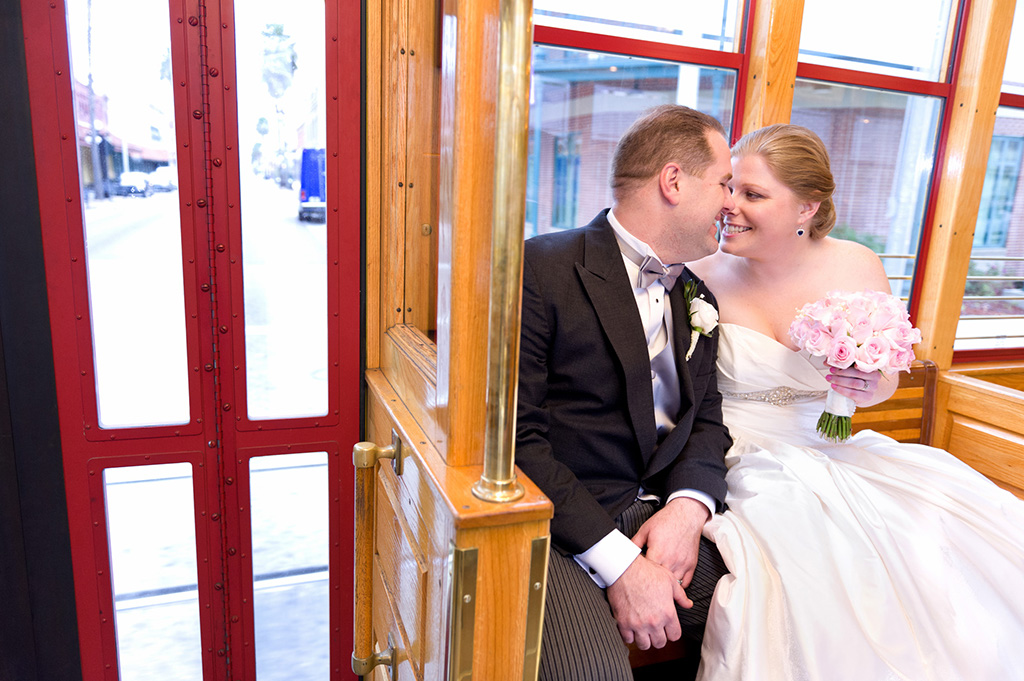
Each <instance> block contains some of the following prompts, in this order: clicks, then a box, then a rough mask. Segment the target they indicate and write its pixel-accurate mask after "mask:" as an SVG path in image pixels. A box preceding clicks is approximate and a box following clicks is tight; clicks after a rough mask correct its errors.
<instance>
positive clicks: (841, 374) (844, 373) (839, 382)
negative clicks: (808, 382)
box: [825, 367, 888, 407]
mask: <svg viewBox="0 0 1024 681" xmlns="http://www.w3.org/2000/svg"><path fill="white" fill-rule="evenodd" d="M829 372H830V373H829V375H828V376H826V377H825V379H826V380H827V381H828V382H829V383H831V384H832V390H834V391H835V392H837V393H839V394H840V395H843V396H845V397H849V398H850V399H851V400H853V401H854V402H855V403H856V404H857V406H858V407H863V406H866V405H869V404H877V403H878V402H880V401H881V400H876V399H873V398H874V397H875V393H876V392H878V386H879V382H880V381H881V380H882V377H883V376H882V372H880V371H872V372H870V373H868V372H865V371H861V370H859V369H854V368H853V367H850V368H848V369H836V368H835V367H830V368H829ZM887 398H888V395H887V396H886V397H885V398H883V399H887Z"/></svg>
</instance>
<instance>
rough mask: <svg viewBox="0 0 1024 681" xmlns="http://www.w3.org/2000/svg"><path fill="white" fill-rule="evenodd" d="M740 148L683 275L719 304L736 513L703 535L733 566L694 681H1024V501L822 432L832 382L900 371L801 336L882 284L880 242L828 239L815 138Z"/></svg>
mask: <svg viewBox="0 0 1024 681" xmlns="http://www.w3.org/2000/svg"><path fill="white" fill-rule="evenodd" d="M732 155H733V178H732V181H731V187H732V190H733V199H734V201H735V208H734V209H733V210H732V211H730V212H729V213H727V214H726V216H725V218H726V219H725V223H724V227H723V229H722V235H721V250H720V251H719V252H717V253H715V254H714V255H711V256H709V257H707V258H705V259H703V260H701V261H699V262H697V263H695V264H693V265H690V267H691V269H693V270H694V272H696V273H697V274H698V275H699V276H700V277H702V278H703V279H704V280H705V281H706V282H707V284H708V286H709V287H710V288H711V290H713V291H714V292H715V296H716V297H717V299H718V302H719V304H720V309H721V312H722V318H721V324H720V326H719V329H720V334H721V335H720V345H719V360H718V371H719V387H720V389H721V391H722V394H723V396H724V398H725V399H724V407H723V411H724V416H725V422H726V424H727V425H728V426H729V430H730V432H731V433H732V435H733V438H734V440H735V444H734V446H733V447H732V449H731V450H730V451H729V453H728V455H727V457H726V464H727V465H728V466H729V473H728V478H727V481H728V485H729V494H728V497H727V499H726V501H727V504H728V507H729V510H728V511H726V512H725V513H724V514H719V515H716V516H715V517H714V519H712V520H711V521H709V523H708V524H707V525H706V527H705V530H704V534H705V535H706V536H707V537H709V538H710V539H712V540H714V541H715V543H716V544H717V545H718V548H719V550H720V551H721V553H722V556H723V558H724V559H725V562H726V564H727V566H728V568H729V570H730V573H731V574H729V575H727V576H726V577H724V578H723V579H722V581H721V582H719V584H718V587H717V590H716V591H715V596H714V602H713V604H712V606H711V612H710V614H709V618H708V625H707V631H706V633H705V637H704V643H703V648H702V665H701V671H700V674H699V678H700V679H702V680H703V681H721V680H724V679H735V680H746V679H756V680H758V681H761V680H772V681H793V680H796V679H808V680H812V679H821V680H824V681H841V680H844V679H849V680H851V681H853V680H856V681H876V680H880V679H906V680H909V681H925V680H939V679H941V680H950V681H952V680H958V681H960V680H974V679H979V680H982V679H985V680H987V679H999V680H1000V681H1005V680H1007V679H1024V664H1022V662H1021V661H1022V660H1024V502H1022V501H1019V500H1017V499H1016V498H1015V497H1014V496H1013V495H1011V494H1010V493H1009V492H1006V491H1004V490H1002V489H1000V488H998V487H997V486H995V485H994V484H992V483H991V482H989V481H988V480H987V479H986V478H985V477H983V476H982V475H981V474H979V473H977V472H975V471H974V470H972V469H971V468H969V467H968V466H967V465H965V464H963V463H961V462H960V461H959V460H958V459H956V458H955V457H953V456H952V455H950V454H948V453H946V452H944V451H941V450H938V449H933V448H931V447H925V446H922V445H912V444H899V443H897V442H895V441H893V440H891V439H889V438H887V437H884V436H882V435H879V434H877V433H873V432H871V431H864V432H861V433H859V434H857V435H855V436H853V437H852V438H851V439H850V440H848V441H847V442H846V443H844V444H829V443H828V442H825V441H824V440H822V439H821V437H820V436H818V435H817V434H816V433H815V424H816V421H817V418H818V416H819V414H820V413H821V411H822V407H823V403H824V395H825V393H826V391H827V390H828V389H829V388H831V389H832V390H834V391H836V392H837V393H840V394H841V395H845V396H847V397H850V398H851V399H853V401H854V402H855V403H856V404H857V405H859V406H868V405H872V404H876V403H878V402H881V401H883V400H885V399H887V398H888V397H889V396H891V395H892V393H893V392H894V391H895V389H896V384H897V376H885V375H881V374H880V373H879V372H874V373H864V372H861V371H857V370H856V369H853V368H850V369H845V370H842V371H839V370H834V369H829V368H828V367H826V366H824V365H823V364H822V362H821V360H820V358H814V357H811V356H809V355H808V354H807V353H806V352H801V351H797V350H796V349H795V345H794V343H793V341H792V340H791V339H790V338H789V334H788V330H789V325H790V323H791V322H792V321H793V318H794V316H795V313H796V311H797V310H798V309H799V308H800V307H802V306H803V305H804V304H805V303H808V302H812V301H815V300H818V299H820V298H821V297H823V296H824V294H825V293H826V292H828V291H830V290H833V289H844V290H854V291H857V290H864V289H865V288H870V289H876V290H880V291H884V292H886V293H888V292H889V290H890V289H889V284H888V280H887V278H886V274H885V271H884V269H883V268H882V265H881V262H880V261H879V259H878V257H877V256H875V254H874V253H872V252H871V251H870V250H869V249H867V248H866V247H864V246H861V245H859V244H856V243H853V242H850V241H842V240H838V239H832V238H827V237H826V234H827V233H828V231H829V230H830V229H831V227H832V225H833V224H834V222H835V214H834V207H833V204H832V199H831V195H832V192H833V190H834V187H835V185H834V182H833V180H832V175H831V171H830V170H829V161H828V154H827V152H826V151H825V148H824V145H823V144H822V142H821V140H820V139H818V137H817V136H816V135H815V134H814V133H813V132H811V131H810V130H807V129H806V128H801V127H798V126H791V125H776V126H771V127H768V128H764V129H762V130H758V131H756V132H753V133H751V134H749V135H747V136H745V137H744V138H743V139H741V140H740V141H739V142H738V143H737V144H736V146H735V147H734V148H733V151H732ZM778 387H787V388H789V389H790V390H789V391H774V392H772V389H773V388H778Z"/></svg>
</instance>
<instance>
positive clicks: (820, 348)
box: [804, 326, 832, 355]
mask: <svg viewBox="0 0 1024 681" xmlns="http://www.w3.org/2000/svg"><path fill="white" fill-rule="evenodd" d="M831 345H832V336H831V335H829V333H828V332H827V331H825V329H824V328H822V327H821V326H815V327H812V328H811V329H810V330H809V331H808V333H807V336H806V337H805V338H804V349H805V350H807V351H808V352H809V353H811V354H812V355H825V354H828V350H829V347H831Z"/></svg>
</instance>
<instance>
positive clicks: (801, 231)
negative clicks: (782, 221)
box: [796, 227, 804, 236]
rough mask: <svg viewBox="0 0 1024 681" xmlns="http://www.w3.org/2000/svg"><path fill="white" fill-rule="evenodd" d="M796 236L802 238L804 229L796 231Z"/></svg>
mask: <svg viewBox="0 0 1024 681" xmlns="http://www.w3.org/2000/svg"><path fill="white" fill-rule="evenodd" d="M796 235H797V236H803V235H804V229H803V227H801V228H800V229H798V230H796Z"/></svg>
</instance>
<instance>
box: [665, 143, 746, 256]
mask: <svg viewBox="0 0 1024 681" xmlns="http://www.w3.org/2000/svg"><path fill="white" fill-rule="evenodd" d="M707 139H708V143H709V144H710V146H711V152H712V161H711V164H710V165H709V166H708V167H707V168H705V170H704V173H703V174H702V175H700V176H693V175H684V176H683V177H682V179H681V184H682V186H681V187H680V193H681V196H682V200H681V201H680V203H679V205H678V206H676V211H675V216H674V219H673V221H672V223H673V224H672V226H671V234H669V235H666V236H667V238H666V241H667V242H669V243H670V244H671V249H672V251H674V253H673V254H672V256H670V257H671V260H672V261H673V262H692V261H694V260H699V259H700V258H703V257H704V256H706V255H710V254H712V253H714V252H715V251H716V250H718V241H717V224H716V223H717V221H718V219H719V217H720V216H721V215H722V213H723V211H728V210H731V209H732V205H733V204H732V193H731V192H730V190H729V180H730V179H731V178H732V163H731V161H730V158H729V145H728V144H727V143H726V141H725V138H724V137H722V135H720V134H719V133H717V132H714V131H709V132H708V133H707ZM659 255H661V254H660V253H659Z"/></svg>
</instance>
